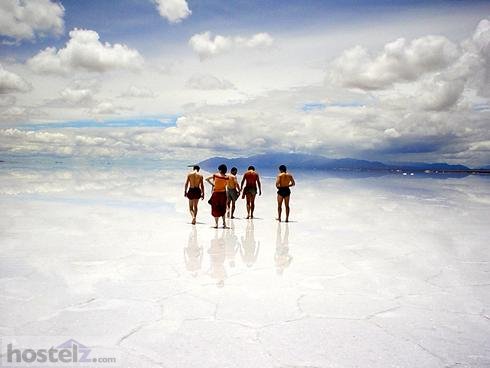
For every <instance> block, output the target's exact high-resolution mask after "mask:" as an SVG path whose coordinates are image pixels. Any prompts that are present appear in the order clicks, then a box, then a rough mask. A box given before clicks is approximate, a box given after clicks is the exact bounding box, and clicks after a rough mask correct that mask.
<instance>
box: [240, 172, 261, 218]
mask: <svg viewBox="0 0 490 368" xmlns="http://www.w3.org/2000/svg"><path fill="white" fill-rule="evenodd" d="M244 183H246V184H245V186H243V185H244ZM241 187H242V190H243V191H242V198H245V197H247V218H248V219H249V218H254V210H255V196H256V195H257V187H258V189H259V196H260V195H262V185H261V184H260V177H259V174H258V173H256V172H255V167H253V166H249V167H248V171H247V172H246V173H245V174H243V179H242V183H241Z"/></svg>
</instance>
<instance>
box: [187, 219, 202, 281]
mask: <svg viewBox="0 0 490 368" xmlns="http://www.w3.org/2000/svg"><path fill="white" fill-rule="evenodd" d="M184 262H185V268H186V269H187V271H189V272H190V273H191V275H192V276H194V277H196V276H197V274H198V272H199V270H200V269H201V264H202V247H200V246H199V245H198V244H197V230H196V228H195V227H194V228H193V229H192V230H191V232H190V234H189V241H188V242H187V247H186V248H184Z"/></svg>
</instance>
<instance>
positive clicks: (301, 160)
mask: <svg viewBox="0 0 490 368" xmlns="http://www.w3.org/2000/svg"><path fill="white" fill-rule="evenodd" d="M223 163H224V164H225V165H227V166H228V168H231V167H232V166H236V167H237V168H238V169H239V170H240V171H242V172H243V171H244V170H245V169H246V168H247V167H248V166H249V165H253V166H255V167H256V168H257V169H276V170H277V167H278V166H279V165H281V164H284V165H286V166H287V167H288V169H294V170H298V169H300V170H351V171H352V170H359V171H364V170H366V171H367V170H385V171H386V170H388V171H389V170H403V171H425V170H429V171H449V172H453V171H464V172H467V171H474V170H480V169H483V171H485V170H490V166H486V167H483V168H479V169H471V168H469V167H467V166H464V165H450V164H447V163H425V162H391V163H382V162H379V161H366V160H357V159H353V158H340V159H332V158H327V157H324V156H319V155H309V154H301V153H265V154H261V155H254V156H250V157H239V158H225V157H211V158H209V159H207V160H204V161H202V162H200V163H199V165H200V166H201V167H202V168H203V169H205V170H208V171H213V170H216V168H217V167H218V166H219V165H220V164H223Z"/></svg>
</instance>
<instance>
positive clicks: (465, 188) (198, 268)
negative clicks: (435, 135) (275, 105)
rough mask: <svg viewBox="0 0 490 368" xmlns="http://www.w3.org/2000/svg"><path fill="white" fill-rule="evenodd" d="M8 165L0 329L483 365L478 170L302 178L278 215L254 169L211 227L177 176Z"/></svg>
mask: <svg viewBox="0 0 490 368" xmlns="http://www.w3.org/2000/svg"><path fill="white" fill-rule="evenodd" d="M0 176H1V177H0V179H1V182H0V199H1V200H0V209H1V213H2V217H1V219H0V241H1V248H0V290H1V295H2V298H1V301H0V334H1V335H3V336H71V337H73V338H74V339H80V336H92V338H91V341H82V342H83V343H84V344H85V345H88V346H104V347H108V348H111V349H113V350H114V351H117V352H118V353H119V354H120V355H119V356H120V357H121V358H120V360H119V361H118V365H119V366H123V367H139V368H140V367H380V368H386V367H407V368H413V367H488V366H490V281H489V280H490V277H489V276H490V273H489V271H490V266H489V261H490V259H489V257H490V256H489V254H490V252H489V251H488V228H489V225H490V223H489V216H490V211H489V204H490V180H489V179H488V178H479V177H471V176H470V177H466V178H462V179H457V178H447V179H442V178H439V179H430V178H420V176H422V175H415V176H413V177H406V176H404V177H402V176H401V175H400V176H394V175H392V176H383V177H379V178H335V177H332V176H329V175H328V174H324V175H323V174H312V175H298V177H297V187H295V188H293V194H292V197H291V207H292V214H291V220H292V222H290V223H289V224H285V223H282V224H279V223H278V222H276V221H275V220H274V217H275V208H276V204H275V191H274V187H273V182H272V178H271V177H264V179H263V181H264V195H263V196H262V197H260V198H258V200H257V210H256V217H257V219H254V220H246V219H244V217H245V208H244V207H245V206H244V203H243V201H240V202H239V204H238V208H237V216H238V217H239V218H238V219H235V220H233V221H230V222H229V226H230V229H218V230H215V229H213V228H211V226H212V223H213V219H212V218H211V216H210V208H209V205H208V204H207V203H206V201H202V202H200V213H199V215H198V222H199V223H198V224H197V225H196V226H192V225H190V216H189V214H188V213H187V203H186V199H185V198H184V197H183V181H184V176H185V172H184V171H176V170H164V169H158V170H156V169H155V170H136V169H129V168H126V169H107V170H98V169H90V168H84V169H80V168H78V169H77V168H71V169H70V168H59V169H57V170H32V169H25V168H24V169H22V168H9V169H5V168H3V169H2V170H1V171H0ZM207 189H208V190H209V188H207ZM207 195H209V193H207ZM2 349H3V350H2V353H3V355H5V350H4V349H5V347H4V346H2Z"/></svg>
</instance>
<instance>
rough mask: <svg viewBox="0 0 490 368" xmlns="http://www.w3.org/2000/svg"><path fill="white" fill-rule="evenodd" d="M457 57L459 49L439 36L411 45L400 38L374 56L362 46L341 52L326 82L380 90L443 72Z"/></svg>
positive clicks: (427, 37) (419, 40)
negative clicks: (430, 73)
mask: <svg viewBox="0 0 490 368" xmlns="http://www.w3.org/2000/svg"><path fill="white" fill-rule="evenodd" d="M459 56H460V51H459V49H458V47H457V46H456V45H455V44H454V43H452V42H451V41H449V40H448V39H447V38H445V37H442V36H425V37H421V38H418V39H415V40H413V41H411V42H407V41H406V40H405V39H404V38H399V39H397V40H396V41H394V42H390V43H388V44H386V45H385V47H384V49H383V52H381V53H379V54H378V55H377V56H375V57H372V56H371V55H370V54H369V52H368V51H367V50H366V49H365V48H363V47H361V46H356V47H353V48H351V49H349V50H346V51H344V53H343V54H342V55H341V56H340V57H339V58H337V59H336V60H334V61H333V62H332V64H331V68H330V74H329V76H328V80H329V81H333V82H336V83H339V84H341V85H343V86H345V87H355V88H361V89H365V90H376V89H382V88H387V87H390V86H392V85H393V84H394V83H397V82H407V81H413V80H416V79H418V78H419V77H420V76H422V75H424V74H425V73H428V72H433V71H437V70H442V69H444V68H446V67H447V66H448V65H450V64H451V63H452V62H454V61H455V60H456V59H457V58H458V57H459Z"/></svg>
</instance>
